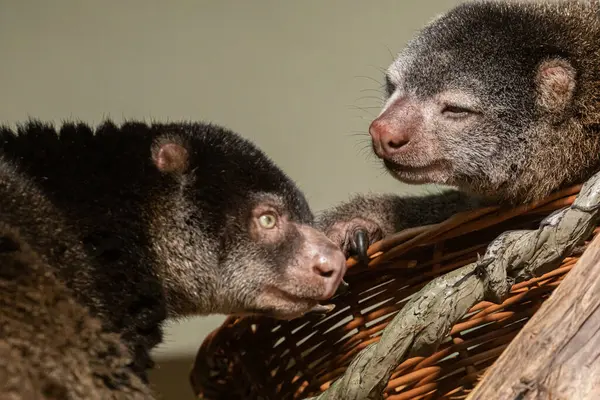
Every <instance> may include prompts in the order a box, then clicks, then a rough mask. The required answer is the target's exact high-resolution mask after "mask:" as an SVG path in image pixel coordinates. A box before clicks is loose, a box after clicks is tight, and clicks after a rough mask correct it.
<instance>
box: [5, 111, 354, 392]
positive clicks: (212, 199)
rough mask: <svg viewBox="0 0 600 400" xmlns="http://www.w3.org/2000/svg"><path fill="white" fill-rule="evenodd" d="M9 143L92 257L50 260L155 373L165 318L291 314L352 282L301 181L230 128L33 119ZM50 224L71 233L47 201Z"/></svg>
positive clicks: (142, 367) (15, 159)
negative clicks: (53, 217) (56, 123)
mask: <svg viewBox="0 0 600 400" xmlns="http://www.w3.org/2000/svg"><path fill="white" fill-rule="evenodd" d="M0 154H4V157H5V159H6V160H7V161H8V162H11V163H14V164H15V165H17V166H18V167H19V170H20V171H21V173H22V174H23V175H24V176H25V177H27V179H28V180H29V181H31V183H32V184H34V185H36V187H38V188H39V190H40V193H42V194H43V196H44V198H46V199H47V201H48V202H49V203H50V204H52V206H53V207H55V208H56V209H57V210H58V212H60V214H61V215H62V216H63V219H64V221H67V222H68V226H69V229H70V231H71V232H72V233H73V235H74V237H75V238H76V241H77V246H79V247H77V248H78V249H79V248H80V250H78V251H80V252H81V254H82V257H83V256H85V257H86V259H85V261H82V262H60V261H57V262H55V263H51V267H52V271H53V273H54V274H55V275H56V277H57V279H58V280H60V281H61V282H64V283H65V285H66V286H67V288H68V289H69V290H70V291H71V292H72V293H73V298H74V299H76V300H77V302H79V303H80V304H81V305H83V306H85V307H87V308H88V309H89V313H90V315H91V316H93V317H95V318H97V319H98V320H100V321H102V327H103V329H104V330H106V331H107V332H115V333H118V334H119V335H120V337H121V340H122V342H123V343H124V344H125V345H126V346H127V348H128V349H129V352H130V353H131V356H132V358H133V360H134V361H133V363H132V364H131V365H130V367H131V368H132V370H133V371H135V372H136V374H138V375H139V376H140V377H141V378H142V380H143V381H146V380H147V375H146V371H147V369H148V368H151V367H152V365H153V362H152V360H151V358H150V355H149V352H150V350H151V349H152V348H153V347H154V346H156V345H157V344H158V343H160V342H161V340H162V324H163V322H164V320H165V319H166V318H174V319H177V318H181V317H188V316H193V315H206V314H212V313H222V314H233V315H248V314H251V315H263V316H268V317H273V318H278V319H291V318H295V317H298V316H301V315H303V314H305V313H306V312H309V311H315V310H320V311H324V309H328V308H327V306H325V305H321V304H319V302H321V301H324V300H327V299H329V298H331V297H332V296H333V295H334V294H335V292H336V290H337V289H338V287H339V285H340V283H341V282H342V278H343V275H344V273H345V269H346V265H345V258H344V256H343V254H342V252H341V251H340V250H339V248H338V247H337V246H336V245H335V244H334V243H333V242H332V241H331V240H330V239H328V238H327V237H326V236H325V235H324V234H323V233H322V232H320V231H318V230H317V229H316V228H315V227H314V226H313V225H314V216H313V214H312V212H311V210H310V208H309V205H308V203H307V201H306V199H305V197H304V195H303V193H302V192H301V191H300V190H299V189H298V187H297V186H296V184H295V183H294V182H293V181H292V180H291V179H290V178H289V177H288V176H287V175H286V174H285V173H284V172H283V171H282V170H281V169H279V168H278V167H277V166H276V165H275V164H274V163H273V162H272V161H271V160H270V159H269V158H268V157H267V156H266V155H265V154H264V153H263V152H262V151H261V150H260V149H259V148H258V147H257V146H255V145H254V144H252V143H251V142H250V141H248V140H246V139H244V138H242V137H241V136H240V135H238V134H236V133H234V132H232V131H230V130H227V129H225V128H223V127H220V126H217V125H213V124H207V123H196V122H181V123H152V124H147V123H144V122H139V121H128V122H125V123H123V124H121V125H119V126H118V125H116V124H114V123H113V122H111V121H105V122H104V123H102V124H100V125H98V126H96V127H94V128H92V127H90V126H89V125H87V124H84V123H76V122H66V123H64V124H62V126H61V127H60V128H59V129H56V128H54V127H53V126H52V125H50V124H47V123H43V122H40V121H37V120H30V121H27V122H25V123H22V124H19V125H18V126H17V128H16V129H11V128H9V127H4V128H2V129H0ZM3 201H13V200H12V199H10V197H9V198H8V200H6V199H4V200H3ZM0 222H3V221H0ZM24 224H25V225H27V226H28V225H29V223H26V222H24ZM39 224H40V228H39V229H40V231H39V232H38V233H37V234H36V236H34V237H32V238H31V239H29V240H30V241H33V244H36V241H40V243H41V242H43V241H46V240H49V239H48V238H46V236H48V237H54V236H56V238H57V240H60V236H61V235H60V234H59V233H56V234H55V233H54V232H53V231H52V230H50V228H43V225H44V224H45V219H44V215H43V214H41V215H40V216H39ZM20 227H21V226H20V225H19V224H18V221H17V223H16V228H20ZM32 246H33V245H32ZM40 246H41V247H43V248H44V249H45V250H46V251H50V252H53V251H58V250H57V249H63V250H64V249H67V250H71V249H74V247H73V246H74V245H73V244H72V243H70V242H65V243H62V244H61V243H58V244H53V245H43V246H42V244H40ZM48 246H49V247H48ZM63 250H61V251H63ZM64 251H66V250H64ZM73 251H75V250H73ZM40 253H41V254H42V255H43V256H45V253H44V252H42V251H40Z"/></svg>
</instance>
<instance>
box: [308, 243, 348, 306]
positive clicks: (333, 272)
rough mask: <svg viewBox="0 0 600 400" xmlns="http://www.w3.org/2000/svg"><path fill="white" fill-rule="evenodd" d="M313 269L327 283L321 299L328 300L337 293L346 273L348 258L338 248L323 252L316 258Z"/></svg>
mask: <svg viewBox="0 0 600 400" xmlns="http://www.w3.org/2000/svg"><path fill="white" fill-rule="evenodd" d="M312 271H313V272H314V273H315V274H316V275H318V276H319V277H320V278H321V279H322V280H323V282H324V284H325V290H324V292H323V295H322V296H321V298H320V299H319V300H327V299H329V298H331V297H333V295H334V294H335V293H336V291H337V289H338V287H339V286H340V283H341V282H342V279H343V278H344V274H345V273H346V258H345V257H344V254H343V253H342V252H341V251H340V250H338V249H337V248H333V247H332V249H331V250H330V251H323V252H321V253H320V254H319V255H318V256H317V257H316V259H315V262H314V264H313V267H312Z"/></svg>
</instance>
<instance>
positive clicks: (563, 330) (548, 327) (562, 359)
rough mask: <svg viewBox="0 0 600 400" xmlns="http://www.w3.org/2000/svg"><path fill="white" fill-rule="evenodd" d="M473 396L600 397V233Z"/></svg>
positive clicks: (525, 399) (529, 399) (524, 399)
mask: <svg viewBox="0 0 600 400" xmlns="http://www.w3.org/2000/svg"><path fill="white" fill-rule="evenodd" d="M467 399H468V400H488V399H520V400H542V399H543V400H546V399H557V400H558V399H561V400H567V399H573V400H575V399H577V400H592V399H594V400H596V399H600V236H599V237H596V238H595V239H594V241H593V242H592V243H591V244H590V246H589V247H588V249H587V250H586V251H585V253H584V254H583V256H582V257H581V259H580V260H579V261H578V262H577V264H576V265H575V267H574V268H573V269H572V270H571V272H569V274H568V275H567V277H566V278H565V279H564V281H563V282H562V283H561V284H560V286H559V287H558V288H557V289H556V290H555V291H554V293H553V294H552V296H551V297H550V298H549V299H548V300H546V301H545V302H544V304H543V305H542V307H541V308H540V309H539V310H538V312H537V313H536V314H535V315H534V316H533V317H532V318H531V320H529V322H528V323H527V324H526V325H525V327H524V328H523V329H522V330H521V332H519V334H518V335H517V337H515V338H514V339H513V341H512V342H511V344H510V345H509V346H508V347H507V349H506V350H505V351H504V352H503V353H502V355H501V356H500V358H499V359H498V360H497V361H496V363H495V364H494V365H493V366H492V367H491V368H490V369H489V370H488V371H487V373H486V375H485V376H484V378H483V380H482V381H481V382H480V383H479V385H478V386H477V388H476V389H475V390H474V391H473V392H472V393H471V394H470V395H469V397H468V398H467Z"/></svg>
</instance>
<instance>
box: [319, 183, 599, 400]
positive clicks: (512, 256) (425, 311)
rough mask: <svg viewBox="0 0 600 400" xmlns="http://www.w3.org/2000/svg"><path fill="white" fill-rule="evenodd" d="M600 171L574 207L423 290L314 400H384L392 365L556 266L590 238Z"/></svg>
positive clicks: (511, 235) (504, 240)
mask: <svg viewBox="0 0 600 400" xmlns="http://www.w3.org/2000/svg"><path fill="white" fill-rule="evenodd" d="M599 207H600V173H599V174H596V175H595V176H593V177H592V178H591V179H590V180H589V181H588V182H587V183H586V184H585V185H584V186H583V187H582V189H581V191H580V193H579V196H578V198H577V199H576V200H575V202H574V203H573V204H572V205H571V206H570V207H568V208H565V209H563V210H560V211H558V212H555V213H553V214H552V215H550V216H548V217H547V218H546V219H544V220H543V221H542V223H541V224H540V227H539V229H537V230H522V231H511V232H506V233H504V234H502V235H500V236H499V237H498V238H497V239H496V240H494V241H493V242H492V243H491V244H490V245H489V246H488V249H487V251H486V253H485V255H484V256H483V257H482V258H481V259H479V260H478V261H477V262H474V263H472V264H469V265H466V266H465V267H462V268H460V269H457V270H455V271H452V272H450V273H448V274H446V275H444V276H441V277H438V278H436V279H434V280H432V281H431V282H430V283H429V284H427V285H426V286H425V287H424V288H423V289H421V291H419V292H418V293H416V294H415V295H414V296H413V297H412V298H411V300H410V301H409V302H408V303H407V304H406V305H405V306H404V307H403V308H402V310H400V312H398V314H397V315H396V316H395V317H394V319H393V320H392V321H391V322H390V324H389V325H388V326H387V327H386V329H385V330H384V332H383V335H382V337H381V339H380V341H379V342H377V343H374V344H372V345H370V346H368V347H367V348H365V349H364V350H363V351H362V352H361V353H359V354H358V356H357V357H356V358H355V359H354V360H353V361H352V363H351V364H350V366H349V367H348V369H347V370H346V372H345V373H344V375H343V376H342V377H341V378H340V379H338V380H337V381H336V382H334V383H333V384H332V385H331V387H330V388H329V389H328V390H326V391H325V392H323V393H322V394H321V395H319V396H317V397H314V398H312V400H326V399H329V400H338V399H345V400H363V399H370V400H378V399H381V398H382V393H383V390H384V389H385V387H386V385H387V382H388V381H389V378H390V376H391V373H392V371H393V370H394V368H395V367H396V366H398V365H399V364H400V363H401V362H402V361H404V360H405V359H406V358H407V357H411V356H416V355H425V354H429V353H430V352H431V351H434V350H435V349H437V347H438V346H439V344H440V342H441V341H442V340H443V339H444V337H445V336H446V335H447V334H448V332H449V331H450V329H451V327H452V326H453V325H454V324H455V323H456V322H457V321H458V320H459V319H460V318H462V317H463V316H464V315H465V314H466V313H467V311H468V310H469V309H470V308H471V307H472V306H473V305H475V304H477V303H479V302H480V301H482V300H489V301H493V302H497V303H499V302H502V301H503V300H504V299H505V298H506V297H507V295H508V294H509V291H510V287H511V286H512V284H513V283H515V281H522V280H527V279H530V278H531V277H534V276H541V275H543V274H544V273H546V272H549V271H551V270H552V269H554V268H556V267H557V266H558V265H560V263H561V262H562V261H563V260H564V258H565V257H566V256H567V255H568V254H569V253H570V252H571V251H572V249H573V248H574V247H575V246H576V245H578V244H580V243H581V242H583V241H584V240H585V239H587V238H588V237H589V236H590V235H591V233H592V231H593V229H594V228H595V227H596V226H597V223H598V220H599V214H600V212H599Z"/></svg>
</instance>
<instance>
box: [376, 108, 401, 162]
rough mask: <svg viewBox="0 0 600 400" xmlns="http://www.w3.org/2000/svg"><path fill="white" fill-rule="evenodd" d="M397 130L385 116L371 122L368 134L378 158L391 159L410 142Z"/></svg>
mask: <svg viewBox="0 0 600 400" xmlns="http://www.w3.org/2000/svg"><path fill="white" fill-rule="evenodd" d="M397 128H398V127H397V126H396V124H393V123H392V121H391V120H390V118H388V117H386V115H385V114H383V115H382V116H380V117H379V118H377V119H376V120H374V121H373V122H371V125H370V126H369V134H370V135H371V139H372V140H373V146H374V148H375V152H376V153H377V155H378V156H380V157H384V158H387V157H392V156H393V155H394V154H396V153H398V151H400V149H402V147H404V146H406V145H407V144H408V143H409V142H410V139H409V138H408V135H405V134H404V133H403V132H401V131H398V130H397Z"/></svg>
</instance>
